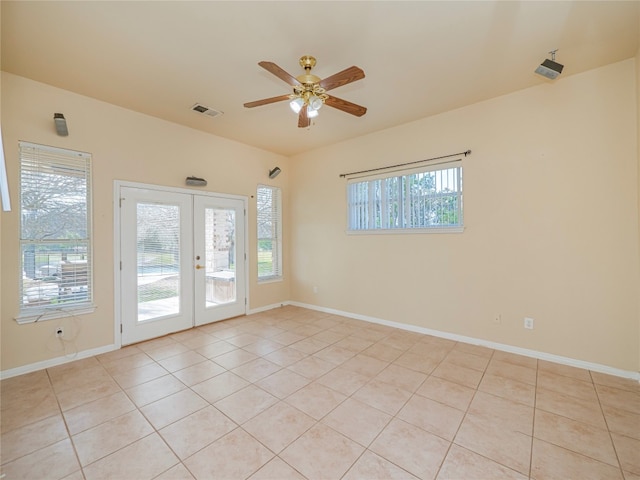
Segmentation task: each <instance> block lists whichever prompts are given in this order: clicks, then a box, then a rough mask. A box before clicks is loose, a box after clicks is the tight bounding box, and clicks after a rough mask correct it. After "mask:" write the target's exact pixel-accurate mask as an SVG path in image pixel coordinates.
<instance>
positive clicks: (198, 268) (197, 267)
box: [196, 265, 204, 270]
mask: <svg viewBox="0 0 640 480" xmlns="http://www.w3.org/2000/svg"><path fill="white" fill-rule="evenodd" d="M201 268H204V267H203V266H202V265H196V270H200V269H201Z"/></svg>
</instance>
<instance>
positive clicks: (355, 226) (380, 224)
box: [347, 161, 463, 232]
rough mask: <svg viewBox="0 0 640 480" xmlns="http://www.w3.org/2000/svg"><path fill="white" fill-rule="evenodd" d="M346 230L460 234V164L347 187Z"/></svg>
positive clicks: (381, 177) (382, 177) (375, 179)
mask: <svg viewBox="0 0 640 480" xmlns="http://www.w3.org/2000/svg"><path fill="white" fill-rule="evenodd" d="M347 204H348V208H349V213H348V222H349V225H348V230H349V231H350V232H359V231H367V232H371V231H380V232H383V231H391V232H398V231H401V230H408V231H411V232H414V231H416V230H421V231H425V232H433V231H449V232H451V231H461V230H462V226H463V223H462V164H461V162H459V161H457V162H455V163H451V164H448V165H447V166H446V167H445V168H443V167H442V165H440V166H438V167H435V168H434V167H431V168H428V167H424V168H422V169H418V170H413V171H412V172H410V173H406V174H403V175H397V176H377V177H375V178H370V179H368V180H365V181H357V180H353V181H351V182H349V184H348V185H347Z"/></svg>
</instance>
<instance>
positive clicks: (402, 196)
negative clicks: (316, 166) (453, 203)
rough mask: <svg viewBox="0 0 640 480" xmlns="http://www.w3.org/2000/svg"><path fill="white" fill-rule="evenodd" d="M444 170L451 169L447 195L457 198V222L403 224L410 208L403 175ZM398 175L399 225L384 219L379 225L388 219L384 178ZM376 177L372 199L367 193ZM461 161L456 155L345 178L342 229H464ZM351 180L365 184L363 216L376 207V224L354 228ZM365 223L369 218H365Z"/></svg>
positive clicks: (399, 231)
mask: <svg viewBox="0 0 640 480" xmlns="http://www.w3.org/2000/svg"><path fill="white" fill-rule="evenodd" d="M446 170H455V183H456V187H457V189H456V190H453V191H452V194H449V196H454V197H455V198H456V200H457V206H458V208H457V210H456V213H457V216H458V217H457V218H458V222H457V223H456V224H451V225H442V224H440V225H433V226H419V227H410V226H406V225H407V223H408V219H409V216H410V214H411V210H412V207H413V205H412V203H411V197H410V195H409V194H407V186H408V182H407V181H406V178H408V177H410V176H411V175H415V174H420V173H426V172H444V171H446ZM396 178H397V179H399V180H398V182H397V184H398V185H399V188H398V196H397V205H398V216H402V225H403V226H402V227H390V226H389V224H388V223H387V224H386V225H382V223H384V222H385V221H387V222H388V220H389V219H388V211H387V210H386V207H387V203H388V198H389V197H388V195H386V193H387V189H386V188H385V187H384V185H385V181H386V180H389V179H396ZM378 181H380V200H379V201H378V202H376V201H375V200H376V199H375V198H373V196H372V195H371V189H372V188H373V182H378ZM463 183H464V181H463V164H462V159H457V160H453V161H447V162H440V163H437V164H433V165H425V166H422V167H415V168H410V169H402V170H394V171H393V172H386V173H381V174H377V175H366V176H360V177H356V178H352V179H349V180H348V181H347V186H346V206H347V208H346V224H347V225H346V233H347V234H348V235H380V234H382V235H385V234H423V233H462V232H464V228H465V227H464V187H463ZM354 184H368V195H367V199H366V203H367V206H366V215H367V218H369V216H371V215H372V214H373V215H374V216H375V213H376V208H377V209H378V210H379V212H380V213H379V217H380V222H381V225H380V226H379V227H376V226H374V227H369V226H367V228H354V223H355V221H354V219H353V218H352V215H353V212H354V210H353V206H354V203H355V202H354V201H353V200H352V196H351V195H352V185H354ZM444 196H445V195H444V194H442V193H438V194H436V195H433V197H434V198H436V197H437V198H442V197H444ZM366 222H367V223H368V222H369V220H366Z"/></svg>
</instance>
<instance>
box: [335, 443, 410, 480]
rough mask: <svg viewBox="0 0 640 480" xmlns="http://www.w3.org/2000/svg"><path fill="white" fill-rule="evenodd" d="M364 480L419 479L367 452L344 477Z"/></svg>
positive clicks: (344, 478)
mask: <svg viewBox="0 0 640 480" xmlns="http://www.w3.org/2000/svg"><path fill="white" fill-rule="evenodd" d="M363 479H384V480H417V479H418V477H416V476H414V475H411V474H410V473H409V472H407V471H406V470H403V469H402V468H400V467H398V466H397V465H394V464H393V463H391V462H389V461H387V460H385V459H384V458H382V457H381V456H380V455H376V454H375V453H373V452H371V451H369V450H367V451H366V452H364V453H363V454H362V456H361V457H360V458H359V459H358V461H357V462H356V463H355V464H354V465H353V467H351V468H350V469H349V471H348V472H347V473H346V474H345V476H344V477H342V480H363Z"/></svg>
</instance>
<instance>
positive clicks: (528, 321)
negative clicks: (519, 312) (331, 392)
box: [524, 317, 533, 330]
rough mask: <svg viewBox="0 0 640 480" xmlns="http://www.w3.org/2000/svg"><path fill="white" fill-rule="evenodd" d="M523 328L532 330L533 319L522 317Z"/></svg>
mask: <svg viewBox="0 0 640 480" xmlns="http://www.w3.org/2000/svg"><path fill="white" fill-rule="evenodd" d="M524 328H526V329H528V330H533V318H529V317H524Z"/></svg>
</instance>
